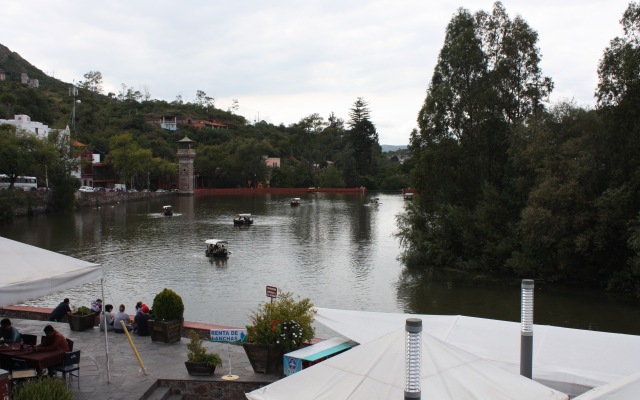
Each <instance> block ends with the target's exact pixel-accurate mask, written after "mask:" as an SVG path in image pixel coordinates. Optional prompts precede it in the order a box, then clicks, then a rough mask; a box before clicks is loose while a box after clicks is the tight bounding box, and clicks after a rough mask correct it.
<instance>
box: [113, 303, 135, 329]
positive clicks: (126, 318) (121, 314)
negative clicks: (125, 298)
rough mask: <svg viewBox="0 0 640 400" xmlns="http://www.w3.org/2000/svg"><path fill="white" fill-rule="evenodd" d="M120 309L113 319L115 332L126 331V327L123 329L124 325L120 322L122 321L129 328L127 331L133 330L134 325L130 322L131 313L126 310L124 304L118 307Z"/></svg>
mask: <svg viewBox="0 0 640 400" xmlns="http://www.w3.org/2000/svg"><path fill="white" fill-rule="evenodd" d="M118 309H119V310H120V311H119V312H118V313H117V314H116V317H115V318H114V320H113V331H114V332H115V333H124V329H122V325H121V324H120V321H124V327H125V328H126V329H127V331H129V332H131V331H132V330H133V327H132V326H131V324H130V323H129V314H127V313H126V312H124V309H125V307H124V304H120V307H118Z"/></svg>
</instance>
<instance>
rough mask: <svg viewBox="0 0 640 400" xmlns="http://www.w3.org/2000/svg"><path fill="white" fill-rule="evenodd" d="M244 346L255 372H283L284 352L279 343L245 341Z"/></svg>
mask: <svg viewBox="0 0 640 400" xmlns="http://www.w3.org/2000/svg"><path fill="white" fill-rule="evenodd" d="M242 347H243V348H244V352H245V353H246V354H247V357H248V358H249V362H250V363H251V367H252V368H253V371H254V372H257V373H261V374H273V373H277V372H282V356H283V355H284V354H283V353H282V349H281V348H280V346H279V345H275V344H273V345H262V344H254V343H243V344H242Z"/></svg>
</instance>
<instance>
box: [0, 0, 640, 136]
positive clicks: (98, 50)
mask: <svg viewBox="0 0 640 400" xmlns="http://www.w3.org/2000/svg"><path fill="white" fill-rule="evenodd" d="M502 3H503V5H504V6H505V8H506V10H507V12H508V14H509V16H510V17H511V18H513V17H515V16H516V15H520V16H522V17H523V18H524V20H525V21H527V23H528V24H529V25H530V26H531V28H533V29H534V30H535V31H537V32H538V35H539V42H538V46H539V48H540V53H541V55H542V62H541V67H542V70H543V73H544V74H545V75H546V76H550V77H551V78H552V79H553V81H554V83H555V90H554V92H553V96H552V101H553V102H556V101H558V100H565V99H574V100H575V101H576V102H577V104H578V105H581V106H588V107H593V106H594V104H595V103H594V99H593V93H594V91H595V88H596V84H597V65H598V61H599V60H600V58H601V56H602V52H603V50H604V49H605V48H606V47H607V46H608V45H609V41H610V40H611V39H613V38H614V37H616V36H622V28H621V26H620V23H619V21H620V19H621V18H622V14H623V13H624V11H625V9H626V8H627V5H628V4H629V2H628V1H623V0H607V1H604V0H580V1H578V0H537V1H531V0H504V1H503V2H502ZM459 7H464V8H466V9H468V10H470V11H471V12H476V11H478V10H485V11H491V9H492V8H493V1H479V0H478V1H475V0H472V1H469V0H468V1H448V0H430V1H428V0H379V1H366V0H340V1H335V0H325V1H312V0H310V1H299V0H271V1H242V0H236V1H191V0H183V1H161V0H155V1H150V0H138V1H135V0H134V1H131V0H126V1H125V0H109V1H105V2H87V1H78V0H21V1H6V2H3V4H2V7H1V11H0V43H2V44H3V45H5V46H7V47H8V48H9V49H10V50H11V51H14V52H17V53H18V54H20V55H21V56H22V57H23V58H25V59H26V60H27V61H29V62H30V63H32V64H33V65H34V66H36V67H37V68H39V69H41V70H42V71H44V72H46V73H48V74H49V75H52V76H54V77H55V78H58V79H60V80H63V81H65V82H72V81H74V80H75V81H79V80H83V79H84V77H83V75H84V74H85V73H87V72H89V71H100V72H101V73H102V76H103V81H104V90H105V94H106V93H107V92H110V91H111V92H114V93H118V92H119V91H120V87H121V84H123V83H124V84H125V85H126V86H127V87H134V88H135V89H137V90H140V89H142V87H143V86H144V87H147V88H148V89H149V91H150V93H151V97H152V98H154V99H162V100H167V101H173V100H175V99H176V97H177V96H178V95H181V96H182V98H183V100H184V101H185V102H186V101H190V102H192V101H194V100H195V97H196V91H198V90H202V91H204V92H205V93H207V95H208V96H210V97H213V98H215V105H216V107H218V108H222V109H228V108H229V107H230V106H231V104H232V101H233V99H237V100H238V102H239V106H240V108H239V110H238V113H239V114H240V115H243V116H244V117H246V118H247V119H248V120H249V121H254V120H257V119H258V118H259V119H260V120H264V121H267V122H270V123H273V124H280V123H284V124H285V125H289V124H292V123H295V122H298V121H300V119H302V118H304V117H306V116H308V115H310V114H313V113H318V114H320V115H321V116H322V117H323V118H325V120H326V118H327V117H328V116H329V114H330V113H331V112H334V113H335V115H336V116H338V117H340V118H343V119H344V120H345V121H347V120H348V112H349V108H351V106H352V105H353V103H354V102H355V100H356V99H357V98H358V97H364V99H365V100H366V101H367V102H368V103H369V107H370V111H371V120H372V122H373V123H374V124H375V126H376V128H377V130H378V134H379V137H380V144H395V145H404V144H407V143H408V142H409V134H410V132H411V130H412V129H413V128H415V127H416V126H417V123H416V116H417V113H418V111H419V110H420V107H421V106H422V102H423V101H424V98H425V95H426V90H427V88H428V85H429V82H430V80H431V76H432V74H433V68H434V66H435V63H436V61H437V57H438V53H439V51H440V49H441V48H442V43H443V40H444V33H445V28H446V25H447V24H448V23H449V21H450V20H451V17H452V16H453V14H454V13H456V10H457V9H458V8H459Z"/></svg>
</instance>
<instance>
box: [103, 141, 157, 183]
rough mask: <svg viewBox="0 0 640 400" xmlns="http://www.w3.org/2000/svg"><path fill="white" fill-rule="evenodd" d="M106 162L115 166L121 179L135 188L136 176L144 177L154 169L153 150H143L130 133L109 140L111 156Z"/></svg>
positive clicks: (108, 156)
mask: <svg viewBox="0 0 640 400" xmlns="http://www.w3.org/2000/svg"><path fill="white" fill-rule="evenodd" d="M106 161H107V162H108V163H110V164H111V165H113V168H114V169H115V170H116V171H118V173H119V174H120V176H121V178H124V179H125V182H126V181H130V187H131V188H135V186H136V185H135V182H134V178H135V176H136V174H142V175H144V178H145V182H146V178H147V173H148V172H149V171H151V169H152V167H153V160H152V154H151V150H149V149H143V148H142V147H140V146H139V145H138V143H136V142H135V141H134V139H133V136H132V135H131V134H130V133H122V134H119V135H115V136H113V137H112V138H111V139H109V154H108V155H107V158H106Z"/></svg>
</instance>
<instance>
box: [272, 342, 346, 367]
mask: <svg viewBox="0 0 640 400" xmlns="http://www.w3.org/2000/svg"><path fill="white" fill-rule="evenodd" d="M357 345H358V343H357V342H354V341H353V340H349V339H344V338H331V339H327V340H324V341H322V342H320V343H316V344H314V345H311V346H307V347H303V348H301V349H299V350H296V351H292V352H291V353H287V354H285V355H284V360H283V363H284V365H283V366H284V375H285V376H289V375H292V374H295V373H296V372H298V371H302V370H303V369H305V368H307V367H310V366H312V365H314V364H317V363H319V362H320V361H323V360H326V359H327V358H329V357H333V356H335V355H337V354H340V353H342V352H344V351H347V350H349V349H350V348H352V347H354V346H357Z"/></svg>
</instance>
